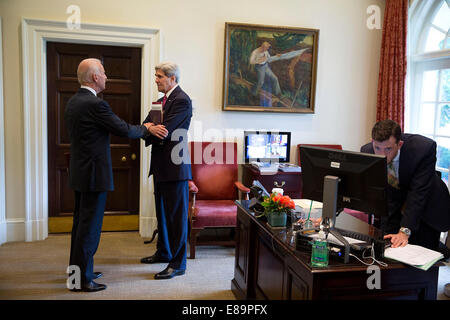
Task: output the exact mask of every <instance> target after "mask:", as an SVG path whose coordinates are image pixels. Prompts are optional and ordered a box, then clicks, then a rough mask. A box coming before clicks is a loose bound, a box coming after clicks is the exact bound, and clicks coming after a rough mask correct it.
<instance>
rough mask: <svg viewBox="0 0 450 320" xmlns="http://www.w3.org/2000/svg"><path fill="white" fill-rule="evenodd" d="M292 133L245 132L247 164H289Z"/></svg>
mask: <svg viewBox="0 0 450 320" xmlns="http://www.w3.org/2000/svg"><path fill="white" fill-rule="evenodd" d="M290 150H291V133H290V132H276V131H245V132H244V157H245V163H249V162H251V161H258V162H289V160H290Z"/></svg>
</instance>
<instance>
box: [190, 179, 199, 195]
mask: <svg viewBox="0 0 450 320" xmlns="http://www.w3.org/2000/svg"><path fill="white" fill-rule="evenodd" d="M188 185H189V192H192V193H197V192H198V188H197V186H196V185H195V183H194V181H192V180H189V181H188Z"/></svg>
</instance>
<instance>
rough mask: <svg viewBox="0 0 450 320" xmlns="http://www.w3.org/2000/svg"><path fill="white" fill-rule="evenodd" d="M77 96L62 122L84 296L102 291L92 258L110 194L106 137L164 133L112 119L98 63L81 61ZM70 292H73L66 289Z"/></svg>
mask: <svg viewBox="0 0 450 320" xmlns="http://www.w3.org/2000/svg"><path fill="white" fill-rule="evenodd" d="M77 76H78V82H79V83H80V85H81V87H80V89H79V91H78V92H77V93H76V94H75V95H74V96H72V97H71V98H70V99H69V101H68V102H67V105H66V109H65V114H64V120H65V124H66V127H67V130H68V133H69V138H70V170H69V173H70V174H69V183H70V187H71V188H72V189H73V190H74V192H75V210H74V215H73V227H72V239H71V248H70V265H71V266H78V267H79V268H80V272H81V279H80V280H81V288H74V289H73V290H74V291H77V290H81V291H87V292H93V291H99V290H104V289H106V285H104V284H98V283H96V282H94V281H93V280H95V279H97V278H100V277H101V276H102V274H101V273H100V272H94V271H93V270H94V254H95V252H96V251H97V248H98V244H99V242H100V233H101V229H102V223H103V214H104V209H105V204H106V193H107V192H108V191H112V190H114V183H113V174H112V165H111V151H110V133H112V134H114V135H117V136H120V137H128V138H132V139H138V138H144V137H148V136H150V135H153V134H154V135H155V136H158V137H159V138H164V137H165V135H167V130H165V129H164V127H163V126H159V127H158V128H157V129H158V132H156V131H155V129H156V128H150V126H149V125H147V124H144V125H130V124H128V123H126V122H125V121H123V120H122V119H120V118H119V117H118V116H116V115H115V114H114V113H113V112H112V110H111V107H110V106H109V105H108V103H107V102H106V101H104V100H102V99H100V98H98V97H97V94H98V93H99V92H102V91H103V90H104V89H105V86H106V79H107V77H106V74H105V69H104V68H103V65H102V64H101V62H100V60H98V59H85V60H83V61H81V63H80V64H79V66H78V70H77ZM70 289H72V288H70Z"/></svg>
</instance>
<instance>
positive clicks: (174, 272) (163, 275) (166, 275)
mask: <svg viewBox="0 0 450 320" xmlns="http://www.w3.org/2000/svg"><path fill="white" fill-rule="evenodd" d="M183 274H184V270H180V269H174V268H171V267H167V268H165V269H164V270H163V271H161V272H160V273H157V274H155V279H156V280H162V279H171V278H173V277H176V276H181V275H183Z"/></svg>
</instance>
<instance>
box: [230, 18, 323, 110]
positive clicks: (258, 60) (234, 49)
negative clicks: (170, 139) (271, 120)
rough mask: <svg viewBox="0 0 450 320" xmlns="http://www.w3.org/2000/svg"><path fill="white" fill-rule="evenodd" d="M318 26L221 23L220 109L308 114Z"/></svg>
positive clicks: (314, 79)
mask: <svg viewBox="0 0 450 320" xmlns="http://www.w3.org/2000/svg"><path fill="white" fill-rule="evenodd" d="M318 42H319V30H316V29H304V28H291V27H276V26H264V25H251V24H238V23H229V22H227V23H225V63H224V86H223V108H222V109H223V110H224V111H267V112H290V113H314V97H315V89H316V73H317V51H318Z"/></svg>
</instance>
